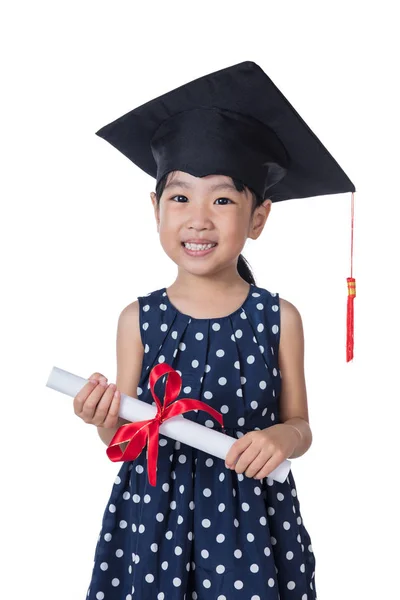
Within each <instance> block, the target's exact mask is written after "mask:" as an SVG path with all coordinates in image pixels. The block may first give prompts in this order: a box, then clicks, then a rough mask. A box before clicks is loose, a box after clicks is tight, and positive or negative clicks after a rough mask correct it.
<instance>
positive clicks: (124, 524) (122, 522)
mask: <svg viewBox="0 0 400 600" xmlns="http://www.w3.org/2000/svg"><path fill="white" fill-rule="evenodd" d="M127 525H128V523H127V522H126V521H124V520H122V521H120V522H119V526H120V527H121V529H125V527H126V526H127Z"/></svg>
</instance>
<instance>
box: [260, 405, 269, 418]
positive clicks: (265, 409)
mask: <svg viewBox="0 0 400 600" xmlns="http://www.w3.org/2000/svg"><path fill="white" fill-rule="evenodd" d="M267 411H268V407H267V408H264V410H263V411H262V413H261V414H262V416H263V417H265V415H266V414H267Z"/></svg>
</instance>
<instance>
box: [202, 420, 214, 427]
mask: <svg viewBox="0 0 400 600" xmlns="http://www.w3.org/2000/svg"><path fill="white" fill-rule="evenodd" d="M204 425H205V426H206V427H214V423H213V421H210V420H209V419H207V421H206V422H205V423H204Z"/></svg>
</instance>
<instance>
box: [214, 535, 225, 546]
mask: <svg viewBox="0 0 400 600" xmlns="http://www.w3.org/2000/svg"><path fill="white" fill-rule="evenodd" d="M216 540H217V542H218V544H222V542H224V541H225V536H224V534H223V533H219V534H218V535H217V537H216Z"/></svg>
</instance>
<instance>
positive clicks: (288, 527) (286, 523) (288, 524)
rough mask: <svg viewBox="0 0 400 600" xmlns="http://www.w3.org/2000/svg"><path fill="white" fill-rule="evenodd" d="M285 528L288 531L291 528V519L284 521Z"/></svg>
mask: <svg viewBox="0 0 400 600" xmlns="http://www.w3.org/2000/svg"><path fill="white" fill-rule="evenodd" d="M283 529H286V531H287V530H288V529H290V523H289V521H284V522H283Z"/></svg>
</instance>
